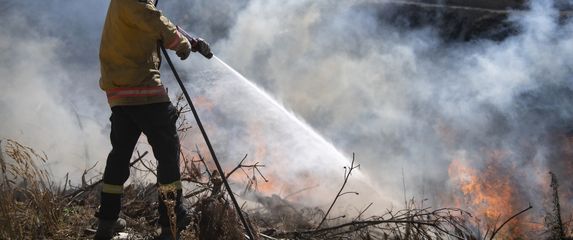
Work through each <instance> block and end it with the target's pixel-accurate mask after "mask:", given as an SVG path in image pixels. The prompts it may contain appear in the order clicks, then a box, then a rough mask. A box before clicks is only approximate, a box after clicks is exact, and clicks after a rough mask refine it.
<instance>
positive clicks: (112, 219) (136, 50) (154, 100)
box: [95, 0, 208, 239]
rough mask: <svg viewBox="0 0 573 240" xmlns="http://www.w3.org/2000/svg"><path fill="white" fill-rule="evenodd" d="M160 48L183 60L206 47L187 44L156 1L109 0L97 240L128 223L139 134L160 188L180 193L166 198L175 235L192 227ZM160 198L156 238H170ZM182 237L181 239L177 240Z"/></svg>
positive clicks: (103, 41) (174, 113) (104, 35)
mask: <svg viewBox="0 0 573 240" xmlns="http://www.w3.org/2000/svg"><path fill="white" fill-rule="evenodd" d="M159 44H162V45H163V46H164V47H165V48H167V49H170V50H174V51H175V52H176V54H177V56H178V57H179V58H181V60H184V59H186V58H187V57H188V56H189V55H190V53H191V52H192V51H193V52H194V51H197V50H202V49H204V48H208V44H207V43H206V42H204V41H203V40H202V39H200V38H197V39H187V38H185V37H184V36H183V35H182V34H181V33H180V32H179V31H178V30H177V27H176V26H175V25H174V24H173V23H171V21H170V20H169V19H167V18H166V17H165V16H164V15H163V14H162V13H161V12H160V11H159V10H157V9H156V8H155V6H154V3H153V0H111V1H110V4H109V8H108V12H107V16H106V19H105V23H104V27H103V32H102V36H101V45H100V55H99V57H100V65H101V78H100V82H99V84H100V87H101V89H102V90H104V91H105V93H106V95H107V100H108V103H109V105H110V107H111V112H112V113H111V117H110V121H111V134H110V139H111V145H112V150H111V152H110V153H109V155H108V158H107V162H106V166H105V171H104V175H103V187H102V190H101V202H100V208H99V211H98V213H97V214H96V215H97V217H98V218H99V224H98V229H97V232H96V235H95V239H111V238H112V237H113V235H114V234H115V232H116V231H117V229H118V227H122V226H123V227H124V226H125V221H123V220H122V219H120V218H119V212H120V209H121V196H122V192H123V184H124V183H125V181H126V180H127V179H128V177H129V171H130V169H129V168H130V167H129V161H130V159H131V156H132V154H133V150H134V148H135V145H136V143H137V141H138V139H139V136H140V135H141V133H144V134H145V135H146V136H147V140H148V142H149V144H150V145H151V147H152V148H153V154H154V156H155V158H156V159H157V181H158V184H159V186H160V187H167V188H172V189H176V191H175V193H174V194H168V196H165V197H166V198H168V199H167V200H174V201H175V202H176V205H175V213H176V217H177V222H176V224H177V229H178V231H177V233H176V235H177V236H179V232H180V230H181V229H183V228H184V227H185V226H186V225H188V224H189V221H190V220H189V217H188V216H187V212H186V211H185V209H184V208H183V206H182V205H181V195H182V190H181V181H180V177H181V176H180V172H179V150H180V149H179V138H178V135H177V128H176V126H175V124H176V120H177V117H178V116H177V111H176V109H175V107H174V106H173V105H172V103H171V102H170V100H169V97H168V95H167V91H166V89H165V88H164V86H163V84H162V83H161V80H160V76H159V66H160V53H159ZM159 195H160V199H159V206H158V211H159V225H160V226H161V229H162V231H161V234H160V235H159V237H158V238H157V239H172V237H171V236H172V233H171V230H170V227H169V224H170V221H169V217H168V212H167V211H166V206H165V204H164V201H163V200H164V199H163V198H162V194H159ZM177 238H179V237H177Z"/></svg>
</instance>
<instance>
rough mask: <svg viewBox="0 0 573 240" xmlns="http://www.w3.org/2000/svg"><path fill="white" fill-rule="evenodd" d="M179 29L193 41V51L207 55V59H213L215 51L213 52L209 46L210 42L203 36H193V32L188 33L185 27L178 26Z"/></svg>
mask: <svg viewBox="0 0 573 240" xmlns="http://www.w3.org/2000/svg"><path fill="white" fill-rule="evenodd" d="M177 30H178V31H179V32H180V33H181V34H183V36H185V38H187V40H189V43H191V51H192V52H199V53H200V54H201V55H203V56H204V57H206V58H207V59H211V58H212V57H213V53H212V52H211V47H209V43H207V42H206V41H205V40H203V39H201V38H195V37H192V36H191V34H189V33H187V32H186V31H185V30H183V28H181V27H179V26H177Z"/></svg>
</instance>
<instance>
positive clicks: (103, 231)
mask: <svg viewBox="0 0 573 240" xmlns="http://www.w3.org/2000/svg"><path fill="white" fill-rule="evenodd" d="M125 225H126V223H125V220H123V219H121V218H118V219H117V220H105V219H100V220H99V224H98V226H97V232H96V234H95V236H94V240H110V239H112V238H113V236H114V235H115V234H116V233H117V232H119V231H122V230H124V229H125Z"/></svg>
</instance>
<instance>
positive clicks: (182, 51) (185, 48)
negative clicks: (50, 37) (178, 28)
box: [175, 41, 192, 60]
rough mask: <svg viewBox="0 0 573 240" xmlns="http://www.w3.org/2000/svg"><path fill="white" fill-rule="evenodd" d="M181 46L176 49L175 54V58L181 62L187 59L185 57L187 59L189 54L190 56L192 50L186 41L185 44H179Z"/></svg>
mask: <svg viewBox="0 0 573 240" xmlns="http://www.w3.org/2000/svg"><path fill="white" fill-rule="evenodd" d="M181 45H182V46H181V47H179V49H177V51H176V52H175V54H177V56H178V57H179V58H180V59H181V60H185V59H187V57H189V54H191V51H192V48H191V46H190V45H189V43H188V42H187V41H186V44H181Z"/></svg>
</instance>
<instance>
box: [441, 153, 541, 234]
mask: <svg viewBox="0 0 573 240" xmlns="http://www.w3.org/2000/svg"><path fill="white" fill-rule="evenodd" d="M507 155H508V154H506V153H504V152H503V151H499V150H498V151H491V152H489V153H488V154H487V159H486V160H485V167H484V169H482V170H477V169H476V168H473V167H471V166H468V165H467V162H469V161H466V160H465V159H464V158H461V159H454V160H453V161H452V162H451V164H450V166H449V168H448V174H449V176H450V180H451V181H452V183H453V184H454V185H455V186H456V187H457V188H458V194H454V195H453V200H454V203H456V204H457V207H460V208H466V209H469V210H470V211H471V212H473V213H474V214H475V215H476V217H478V219H480V220H483V222H484V223H485V224H486V226H485V227H487V228H489V229H490V230H491V229H493V228H495V227H496V226H499V225H500V224H501V223H502V222H503V221H505V220H506V219H508V218H510V217H511V216H512V215H513V214H515V213H517V212H518V211H519V210H521V209H518V208H521V207H522V206H516V204H515V203H521V202H520V201H519V199H517V198H519V188H518V186H519V185H518V183H517V182H516V180H515V178H514V177H513V176H512V174H513V173H514V172H515V169H514V168H515V167H514V166H510V167H507V166H505V165H504V164H502V161H503V160H505V159H507V157H508V156H507ZM460 192H461V194H459V193H460ZM508 224H509V225H508V227H506V228H504V229H502V232H501V234H500V236H502V235H503V237H505V238H508V237H509V238H508V239H514V238H515V239H517V238H519V236H522V235H523V234H524V233H525V229H526V226H524V224H523V221H512V222H510V223H508ZM530 227H531V226H527V228H530Z"/></svg>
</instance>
